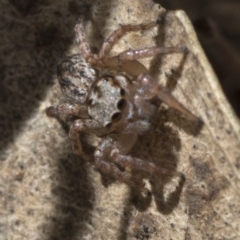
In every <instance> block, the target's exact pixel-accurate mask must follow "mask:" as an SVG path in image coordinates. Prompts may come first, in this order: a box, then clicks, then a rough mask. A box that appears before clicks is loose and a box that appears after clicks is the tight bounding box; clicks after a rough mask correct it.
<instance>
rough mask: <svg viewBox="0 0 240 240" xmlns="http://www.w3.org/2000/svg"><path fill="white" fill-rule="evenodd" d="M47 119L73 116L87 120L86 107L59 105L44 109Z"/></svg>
mask: <svg viewBox="0 0 240 240" xmlns="http://www.w3.org/2000/svg"><path fill="white" fill-rule="evenodd" d="M46 114H47V116H48V117H54V118H58V117H59V116H60V115H61V114H66V115H73V116H77V117H80V118H89V114H88V111H87V106H86V105H80V104H70V103H61V104H59V105H57V106H51V107H48V108H47V109H46Z"/></svg>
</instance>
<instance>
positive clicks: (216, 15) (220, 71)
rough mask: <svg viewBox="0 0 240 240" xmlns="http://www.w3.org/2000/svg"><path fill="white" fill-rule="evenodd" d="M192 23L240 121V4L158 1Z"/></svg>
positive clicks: (232, 1)
mask: <svg viewBox="0 0 240 240" xmlns="http://www.w3.org/2000/svg"><path fill="white" fill-rule="evenodd" d="M154 2H156V3H159V4H161V5H162V6H163V7H164V8H166V9H167V10H176V9H183V10H184V11H185V12H186V13H187V15H188V16H189V18H190V19H191V20H192V22H193V24H194V27H195V30H196V33H197V35H198V38H199V41H200V42H201V45H202V47H203V48H204V50H205V52H206V55H207V57H208V59H209V61H210V62H211V64H212V66H213V68H214V70H215V72H216V74H217V76H218V78H219V81H220V83H221V85H222V88H223V91H224V92H225V94H226V96H227V98H228V100H229V102H230V104H231V105H232V107H233V108H234V110H235V112H236V114H237V115H238V117H240V1H239V0H154Z"/></svg>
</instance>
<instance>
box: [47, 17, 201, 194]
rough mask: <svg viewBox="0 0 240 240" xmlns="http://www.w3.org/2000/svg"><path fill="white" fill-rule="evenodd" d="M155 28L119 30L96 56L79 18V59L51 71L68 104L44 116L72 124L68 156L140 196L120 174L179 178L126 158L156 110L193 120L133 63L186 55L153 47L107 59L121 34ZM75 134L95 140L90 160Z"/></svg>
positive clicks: (137, 185) (128, 178)
mask: <svg viewBox="0 0 240 240" xmlns="http://www.w3.org/2000/svg"><path fill="white" fill-rule="evenodd" d="M160 22H161V19H160V18H158V19H157V20H156V21H152V22H149V23H146V24H137V25H121V26H120V27H119V28H118V29H117V30H115V31H114V32H112V33H111V34H110V36H109V37H108V38H107V39H106V40H105V41H104V42H103V45H102V47H101V49H100V51H99V53H98V54H94V53H93V52H92V51H91V49H90V46H89V43H88V42H87V38H86V33H85V29H84V19H83V18H80V19H79V20H78V22H77V24H76V26H75V29H74V30H75V35H76V42H77V44H78V46H79V51H80V53H79V54H76V55H73V56H70V57H68V58H66V59H64V60H63V61H62V62H60V63H59V64H58V67H57V74H58V79H59V83H60V86H61V89H62V92H63V94H64V95H65V96H66V98H67V99H68V103H62V104H59V105H58V106H51V107H49V108H47V110H46V113H47V115H48V116H49V117H55V118H59V116H61V115H62V114H65V115H72V116H75V117H76V118H77V119H76V120H74V121H73V123H72V124H71V127H70V130H69V138H70V141H71V145H72V150H73V153H74V154H77V155H79V156H81V157H82V158H83V159H84V160H86V161H89V162H91V163H92V164H93V165H94V166H96V167H97V169H99V170H100V171H101V172H102V173H105V174H109V175H111V176H112V177H114V178H115V179H117V180H119V181H121V182H124V183H126V184H128V185H130V186H132V187H134V188H138V189H140V190H142V191H144V192H146V191H147V190H146V188H145V187H144V186H142V185H141V184H140V183H139V181H137V180H134V179H133V178H132V177H131V175H130V174H129V173H128V172H127V171H124V169H125V168H131V169H137V170H142V171H146V172H148V173H150V174H167V175H171V176H178V177H180V178H184V175H183V174H182V173H180V172H177V171H171V170H168V169H164V168H161V167H159V166H157V165H156V164H154V163H152V162H149V161H146V160H143V159H139V158H136V157H134V156H131V155H128V153H129V151H130V150H131V149H132V148H133V146H134V145H135V143H136V141H137V139H138V136H139V135H142V134H144V133H146V132H147V131H148V130H149V128H150V126H151V120H152V119H153V118H154V117H155V116H156V113H157V109H158V106H159V104H161V102H164V103H166V104H167V105H168V106H169V107H171V108H173V109H175V110H178V111H180V112H182V113H183V114H185V115H186V116H187V117H188V118H190V119H192V120H197V117H196V116H195V115H193V114H192V113H191V112H190V111H189V110H187V109H186V108H185V107H184V106H183V105H182V104H181V103H179V102H178V101H177V100H176V99H175V98H174V97H173V96H172V95H171V94H170V93H169V92H168V90H167V89H166V88H164V87H161V86H160V85H159V84H158V83H157V81H156V80H155V79H154V78H153V77H151V76H150V74H149V73H148V70H147V68H146V67H145V66H144V65H143V64H141V63H140V62H139V61H138V59H141V58H146V57H152V56H155V55H158V54H173V53H186V52H187V51H188V49H187V48H186V47H168V48H167V47H158V46H156V47H149V48H145V49H140V50H134V49H128V50H126V51H124V52H121V53H119V54H118V55H116V56H112V57H111V56H109V53H110V51H111V49H112V48H113V46H114V45H115V44H116V42H117V41H118V40H119V39H120V38H121V37H122V36H123V35H125V34H126V33H127V32H131V31H140V30H146V29H150V28H153V27H155V26H158V25H159V24H160ZM81 132H84V133H88V134H94V135H97V136H99V137H101V142H100V143H99V145H98V146H97V147H96V149H95V150H94V153H93V154H92V156H90V155H89V154H87V153H85V152H84V151H83V149H82V145H81V141H80V133H81Z"/></svg>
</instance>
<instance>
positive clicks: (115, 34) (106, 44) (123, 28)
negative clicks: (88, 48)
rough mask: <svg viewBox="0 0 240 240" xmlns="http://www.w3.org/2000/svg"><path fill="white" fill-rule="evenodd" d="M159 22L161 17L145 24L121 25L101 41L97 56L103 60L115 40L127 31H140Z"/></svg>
mask: <svg viewBox="0 0 240 240" xmlns="http://www.w3.org/2000/svg"><path fill="white" fill-rule="evenodd" d="M159 23H161V19H160V18H159V19H157V20H156V21H154V22H149V23H147V24H137V25H122V26H120V27H119V28H118V29H117V30H115V31H114V32H113V33H112V34H111V35H110V36H109V37H108V38H107V39H106V40H105V41H104V43H103V45H102V48H101V50H100V52H99V57H100V59H101V60H102V61H105V59H106V58H107V56H108V54H109V52H110V51H111V49H112V48H113V46H114V45H115V44H116V42H117V41H118V40H119V39H120V38H121V37H123V36H124V35H125V34H126V33H127V32H132V31H140V30H146V29H150V28H152V27H155V26H157V25H158V24H159Z"/></svg>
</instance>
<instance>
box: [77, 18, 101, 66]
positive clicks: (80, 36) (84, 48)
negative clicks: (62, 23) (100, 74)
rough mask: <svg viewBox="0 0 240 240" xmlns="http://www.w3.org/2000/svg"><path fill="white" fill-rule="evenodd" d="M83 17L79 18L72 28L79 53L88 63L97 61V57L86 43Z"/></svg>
mask: <svg viewBox="0 0 240 240" xmlns="http://www.w3.org/2000/svg"><path fill="white" fill-rule="evenodd" d="M83 23H84V19H83V18H79V19H78V22H77V24H76V26H75V28H74V31H75V36H76V41H77V43H78V44H79V49H80V51H81V54H82V55H83V57H84V59H85V60H86V61H87V62H89V63H93V64H94V63H98V62H99V61H98V60H99V59H98V58H97V57H96V55H94V54H93V53H92V51H91V49H90V46H89V44H88V41H87V38H86V32H85V28H84V24H83Z"/></svg>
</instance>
